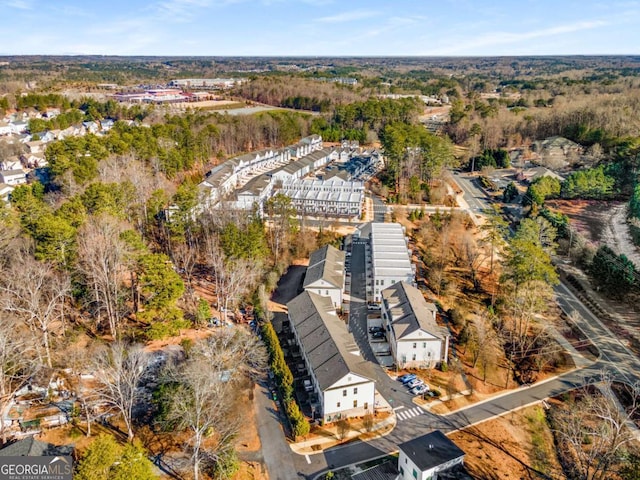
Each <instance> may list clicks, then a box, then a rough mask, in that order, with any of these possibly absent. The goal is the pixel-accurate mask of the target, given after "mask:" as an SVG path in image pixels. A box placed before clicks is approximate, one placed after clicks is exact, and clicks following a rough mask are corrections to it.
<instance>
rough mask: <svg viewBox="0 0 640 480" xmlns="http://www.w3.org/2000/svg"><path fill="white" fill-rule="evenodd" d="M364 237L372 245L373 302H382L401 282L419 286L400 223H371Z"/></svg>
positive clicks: (362, 231) (362, 232)
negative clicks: (386, 294)
mask: <svg viewBox="0 0 640 480" xmlns="http://www.w3.org/2000/svg"><path fill="white" fill-rule="evenodd" d="M360 236H361V237H367V238H369V242H370V245H371V263H372V282H373V285H372V290H371V292H370V293H371V298H372V299H373V301H374V302H380V300H381V298H382V296H381V293H380V292H382V290H384V289H385V288H386V287H388V286H390V285H393V284H395V283H397V282H406V283H408V284H410V285H415V267H414V266H413V265H412V263H411V257H410V256H409V249H408V246H407V239H406V237H405V234H404V229H403V227H402V225H400V224H399V223H375V222H373V223H368V224H366V225H365V226H364V227H363V228H362V229H360Z"/></svg>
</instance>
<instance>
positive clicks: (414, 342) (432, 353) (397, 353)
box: [381, 282, 449, 368]
mask: <svg viewBox="0 0 640 480" xmlns="http://www.w3.org/2000/svg"><path fill="white" fill-rule="evenodd" d="M381 307H382V309H381V310H382V322H383V325H384V326H385V330H386V334H387V340H388V341H389V347H390V348H391V355H392V356H393V358H394V361H395V363H396V365H397V366H399V367H400V368H433V367H435V366H436V365H438V364H440V363H441V362H446V361H447V358H448V356H449V332H448V331H447V329H446V328H444V327H440V326H439V325H438V324H437V323H436V313H437V311H438V310H437V308H436V306H435V305H434V304H433V303H428V302H427V301H426V300H425V299H424V297H423V296H422V293H421V292H420V290H418V289H417V288H416V287H413V286H411V285H409V284H407V283H405V282H398V283H395V284H394V285H392V286H390V287H387V288H385V289H384V290H383V291H382V305H381Z"/></svg>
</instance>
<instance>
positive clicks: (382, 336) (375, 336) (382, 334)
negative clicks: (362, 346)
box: [371, 331, 384, 339]
mask: <svg viewBox="0 0 640 480" xmlns="http://www.w3.org/2000/svg"><path fill="white" fill-rule="evenodd" d="M371 337H373V338H378V339H379V338H384V332H383V331H380V332H374V333H372V334H371Z"/></svg>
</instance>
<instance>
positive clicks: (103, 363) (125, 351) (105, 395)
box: [92, 342, 149, 441]
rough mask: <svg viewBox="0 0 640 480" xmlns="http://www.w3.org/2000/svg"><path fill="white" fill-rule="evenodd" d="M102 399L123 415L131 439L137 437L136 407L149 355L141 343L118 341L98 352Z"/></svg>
mask: <svg viewBox="0 0 640 480" xmlns="http://www.w3.org/2000/svg"><path fill="white" fill-rule="evenodd" d="M94 365H95V369H96V373H95V376H96V387H95V391H94V392H93V395H92V397H95V398H99V399H100V400H101V401H102V402H104V403H106V404H108V405H109V406H110V407H111V408H112V409H114V410H116V411H118V412H119V413H120V414H121V415H122V419H123V421H124V423H125V426H126V428H127V437H128V439H129V441H131V440H133V437H134V433H133V409H134V407H135V405H136V404H137V403H138V401H139V400H140V395H141V391H140V389H139V386H140V382H141V380H142V379H143V377H144V375H145V374H146V373H147V369H148V366H149V355H148V354H147V353H146V352H145V351H144V350H143V349H142V347H141V346H140V345H126V344H124V343H120V342H116V343H114V344H112V345H111V347H110V348H106V349H104V350H103V351H102V352H100V353H98V355H97V356H96V359H95V362H94Z"/></svg>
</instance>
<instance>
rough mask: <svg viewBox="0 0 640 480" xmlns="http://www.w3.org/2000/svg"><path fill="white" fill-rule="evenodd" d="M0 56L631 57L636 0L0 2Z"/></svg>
mask: <svg viewBox="0 0 640 480" xmlns="http://www.w3.org/2000/svg"><path fill="white" fill-rule="evenodd" d="M0 18H2V22H1V23H0V24H1V25H2V27H1V28H0V55H18V54H71V55H74V54H103V55H287V56H296V55H304V56H309V55H319V56H337V55H369V56H371V55H374V56H375V55H380V56H388V55H396V56H398V55H438V56H439V55H457V56H460V55H559V54H584V55H589V54H640V33H638V32H639V27H638V25H639V24H640V1H625V0H594V1H591V0H582V1H574V0H553V1H552V0H494V1H489V0H385V1H383V0H152V1H140V0H0Z"/></svg>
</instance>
